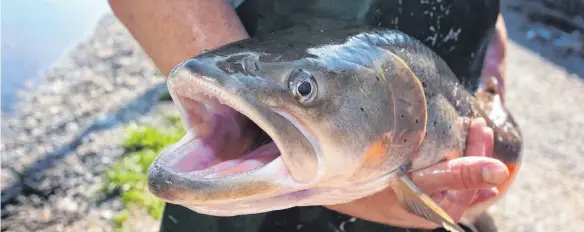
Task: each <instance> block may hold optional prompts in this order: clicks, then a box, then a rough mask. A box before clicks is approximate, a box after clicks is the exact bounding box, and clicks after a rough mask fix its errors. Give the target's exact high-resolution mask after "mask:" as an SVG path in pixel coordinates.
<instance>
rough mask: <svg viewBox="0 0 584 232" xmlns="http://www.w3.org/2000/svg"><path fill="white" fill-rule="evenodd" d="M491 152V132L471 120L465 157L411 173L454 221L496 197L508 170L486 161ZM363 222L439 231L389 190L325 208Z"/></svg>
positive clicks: (507, 174) (478, 120) (492, 161)
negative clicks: (409, 209)
mask: <svg viewBox="0 0 584 232" xmlns="http://www.w3.org/2000/svg"><path fill="white" fill-rule="evenodd" d="M492 151H493V131H492V130H491V129H490V128H488V127H487V126H486V123H485V120H484V119H482V118H480V119H476V120H473V121H472V122H471V124H470V128H469V137H468V143H467V149H466V151H465V154H466V157H461V158H456V159H453V160H450V161H445V162H442V163H438V164H435V165H433V166H431V167H429V168H426V169H424V170H420V171H416V172H413V173H411V176H410V177H411V178H412V180H413V181H414V183H415V184H416V185H418V187H420V189H421V190H422V191H424V192H425V193H426V194H428V195H430V196H432V198H433V199H434V200H435V201H436V202H437V203H438V204H439V205H440V207H442V208H443V209H444V210H445V211H446V212H447V213H448V214H449V215H450V216H451V217H452V218H453V219H454V220H455V221H458V220H460V218H461V217H462V215H463V213H464V212H465V211H466V210H467V209H468V208H470V207H472V206H473V205H475V204H477V203H480V202H483V201H486V200H488V199H491V198H492V197H495V196H497V195H498V192H497V190H496V188H494V187H495V186H496V185H498V184H501V183H503V181H504V180H505V179H506V178H507V177H508V176H509V170H508V169H507V167H506V166H505V165H504V164H503V163H502V162H501V161H499V160H496V159H492V158H488V157H486V156H489V155H490V153H492ZM326 207H327V208H329V209H332V210H335V211H337V212H340V213H344V214H348V215H351V216H354V217H358V218H361V219H364V220H368V221H373V222H377V223H382V224H389V225H392V226H399V227H404V228H426V229H434V228H437V227H439V225H436V224H434V223H432V222H429V221H427V220H425V219H422V218H420V217H418V216H416V215H413V214H411V213H409V212H408V211H406V210H405V209H404V208H402V207H401V206H400V205H399V203H398V201H397V196H396V194H395V192H394V191H393V189H392V188H391V187H389V188H387V189H385V190H383V191H381V192H379V193H377V194H374V195H371V196H368V197H364V198H361V199H358V200H355V201H352V202H349V203H346V204H340V205H330V206H326Z"/></svg>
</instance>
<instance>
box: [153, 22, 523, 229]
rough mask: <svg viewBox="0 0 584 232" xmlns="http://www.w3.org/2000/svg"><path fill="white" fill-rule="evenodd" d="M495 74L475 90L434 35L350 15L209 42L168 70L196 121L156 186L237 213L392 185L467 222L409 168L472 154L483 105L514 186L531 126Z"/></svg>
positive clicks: (406, 203) (201, 208)
mask: <svg viewBox="0 0 584 232" xmlns="http://www.w3.org/2000/svg"><path fill="white" fill-rule="evenodd" d="M488 83H489V85H488V86H484V87H483V88H482V89H481V90H479V91H477V93H476V94H473V93H472V92H471V91H470V90H469V88H467V87H466V86H464V85H462V84H461V82H460V80H458V79H457V77H456V75H455V74H454V73H453V72H452V70H451V69H450V68H449V66H448V65H447V64H446V63H445V61H444V60H442V59H441V58H440V57H439V56H438V55H437V54H436V53H435V52H433V51H432V50H431V49H430V48H429V47H427V46H425V45H424V44H423V43H422V42H420V41H418V40H416V39H414V38H412V37H410V36H408V35H407V34H405V33H403V32H400V31H399V30H392V29H385V28H377V27H372V26H367V25H360V24H354V23H351V22H342V21H328V20H310V21H307V22H306V23H300V24H298V25H295V26H294V27H291V28H288V29H284V30H280V31H277V32H274V33H269V34H261V35H257V36H254V37H251V38H248V39H244V40H240V41H236V42H233V43H229V44H226V45H223V46H221V47H218V48H216V49H211V50H206V51H204V52H201V53H200V54H198V55H197V56H195V57H192V58H190V59H187V60H185V61H184V62H182V63H180V64H178V65H177V66H176V67H175V68H174V69H173V70H172V72H171V74H170V75H169V76H168V79H167V86H168V89H169V93H170V95H171V97H172V99H173V101H174V102H175V105H176V107H177V109H178V111H179V113H180V118H181V121H182V123H183V126H184V128H185V130H186V133H185V135H184V137H183V138H182V139H181V140H180V141H178V142H177V143H175V144H172V145H170V146H168V147H166V148H165V149H163V150H162V151H161V152H160V154H159V155H158V156H157V157H156V159H155V160H154V161H153V162H152V164H151V165H150V167H149V169H148V173H147V175H148V176H147V179H148V188H149V190H150V192H151V193H152V194H154V195H155V196H156V197H158V198H160V199H162V200H164V201H165V202H168V203H173V204H178V205H182V206H185V207H187V208H189V209H191V210H193V211H196V212H199V213H203V214H208V215H215V216H235V215H245V214H256V213H263V212H269V211H274V210H281V209H287V208H292V207H301V206H314V205H334V204H341V203H347V202H350V201H353V200H356V199H359V198H362V197H366V196H369V195H372V194H375V193H377V192H379V191H382V190H384V189H386V188H388V187H391V188H393V189H394V190H395V192H396V194H397V196H398V198H399V202H400V203H401V205H402V206H403V207H405V208H406V209H408V210H409V211H410V212H412V213H413V214H415V215H418V216H420V217H423V218H425V219H427V220H429V221H431V222H434V223H436V224H437V225H440V226H442V227H444V228H447V229H449V230H451V231H463V230H462V229H461V228H460V227H459V226H458V225H457V223H456V222H455V221H454V220H453V219H452V218H451V217H449V216H448V214H447V213H446V212H445V211H444V210H443V209H441V208H440V207H439V206H438V204H437V203H435V202H434V201H433V200H432V199H431V198H430V197H429V196H427V195H426V194H424V193H423V192H422V191H421V190H420V189H419V188H418V186H416V185H415V184H414V183H413V182H412V180H411V179H410V178H409V177H408V175H407V174H408V173H411V172H413V171H416V170H420V169H424V168H426V167H429V166H431V165H433V164H436V163H439V162H442V161H445V160H450V159H454V158H457V157H461V156H464V149H465V146H466V141H467V136H468V127H469V120H470V119H472V118H477V117H483V118H485V120H486V122H487V126H489V127H490V128H492V129H493V131H494V136H495V137H494V138H495V140H494V143H495V144H494V152H493V157H494V158H497V159H499V160H502V161H503V162H504V163H505V164H506V165H507V166H508V167H510V168H512V169H511V170H510V171H511V173H510V177H509V180H508V181H507V182H506V183H505V184H503V185H501V186H499V187H500V188H502V189H503V190H504V189H507V188H508V185H509V184H510V183H511V182H512V181H513V179H514V178H515V176H516V174H517V171H518V170H519V168H518V167H519V166H520V163H521V147H522V136H521V132H520V129H519V126H518V125H517V123H516V122H515V120H514V119H513V117H512V115H511V113H510V112H509V110H508V109H507V108H505V106H504V105H503V103H502V102H501V101H500V96H499V94H498V93H497V85H496V79H494V78H491V79H490V81H489V82H488ZM493 83H494V84H493ZM499 198H500V197H499ZM494 203H495V201H489V202H487V203H483V204H481V205H479V206H477V207H481V209H482V208H488V207H489V206H490V205H492V204H494ZM477 212H478V211H477ZM473 213H475V214H476V212H469V215H471V216H472V215H474V214H473Z"/></svg>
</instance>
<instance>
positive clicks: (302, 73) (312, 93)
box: [289, 69, 317, 103]
mask: <svg viewBox="0 0 584 232" xmlns="http://www.w3.org/2000/svg"><path fill="white" fill-rule="evenodd" d="M289 87H290V90H291V91H292V93H293V94H294V97H295V98H296V100H298V101H299V102H300V103H310V102H311V101H313V100H314V99H315V98H316V93H317V86H316V81H315V80H314V77H313V76H312V74H310V73H309V72H307V71H306V70H303V69H297V70H295V71H294V72H293V73H292V75H291V78H290V86H289Z"/></svg>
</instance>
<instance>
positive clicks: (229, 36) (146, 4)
mask: <svg viewBox="0 0 584 232" xmlns="http://www.w3.org/2000/svg"><path fill="white" fill-rule="evenodd" d="M109 4H110V6H111V8H112V11H113V12H114V14H115V15H116V16H117V17H118V19H119V20H120V21H121V22H122V23H123V24H124V25H125V26H126V28H127V29H128V30H129V32H130V33H131V34H132V36H133V37H134V38H135V39H136V40H137V41H138V43H139V44H140V45H141V46H142V48H143V49H144V50H145V52H146V53H147V54H148V55H149V56H150V57H151V58H152V60H153V62H154V63H155V65H156V66H157V67H158V68H159V69H160V71H161V72H162V73H163V74H164V75H165V76H167V75H168V74H169V73H170V71H171V70H172V68H173V67H174V66H175V65H177V64H178V63H180V62H182V61H184V60H186V59H188V58H190V57H193V56H195V55H197V54H198V53H199V51H201V50H203V49H213V48H216V47H219V46H221V45H224V44H227V43H230V42H234V41H238V40H241V39H245V38H247V37H248V35H247V33H246V31H245V29H244V27H243V26H242V25H241V22H240V21H239V18H238V17H237V14H236V13H235V11H234V10H233V9H232V7H231V6H230V5H229V3H228V2H227V1H226V0H189V1H186V0H109Z"/></svg>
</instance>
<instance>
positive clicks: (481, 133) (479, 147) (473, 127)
mask: <svg viewBox="0 0 584 232" xmlns="http://www.w3.org/2000/svg"><path fill="white" fill-rule="evenodd" d="M493 143H494V136H493V129H491V128H490V127H487V122H486V121H485V119H483V118H476V119H473V120H472V121H471V123H470V126H469V128H468V138H467V144H466V150H465V154H464V156H487V157H488V156H492V154H493Z"/></svg>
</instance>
